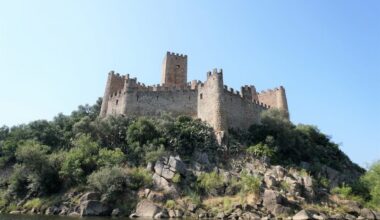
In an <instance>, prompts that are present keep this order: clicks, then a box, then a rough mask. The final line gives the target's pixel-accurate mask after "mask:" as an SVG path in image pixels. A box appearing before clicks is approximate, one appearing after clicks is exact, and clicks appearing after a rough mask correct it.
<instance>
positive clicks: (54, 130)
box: [0, 100, 380, 209]
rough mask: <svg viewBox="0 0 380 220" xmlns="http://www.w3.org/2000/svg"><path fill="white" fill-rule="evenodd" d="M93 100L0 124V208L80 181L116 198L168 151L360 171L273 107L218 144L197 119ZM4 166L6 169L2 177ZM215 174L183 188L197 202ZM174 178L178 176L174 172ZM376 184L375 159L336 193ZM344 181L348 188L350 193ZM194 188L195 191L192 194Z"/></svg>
mask: <svg viewBox="0 0 380 220" xmlns="http://www.w3.org/2000/svg"><path fill="white" fill-rule="evenodd" d="M100 106H101V100H98V102H97V103H96V104H95V105H93V106H89V105H86V106H80V107H79V108H78V110H76V111H74V112H72V113H71V115H69V116H66V115H63V114H59V115H58V116H56V117H55V118H54V119H53V120H52V121H46V120H38V121H34V122H31V123H29V124H24V125H18V126H14V127H11V128H9V127H6V126H3V127H1V128H0V169H1V170H2V171H1V172H0V175H2V176H4V178H0V179H1V180H0V197H1V198H0V209H1V208H4V207H8V208H9V207H11V206H12V205H14V204H15V203H17V202H18V201H27V200H28V201H29V203H30V201H34V200H33V198H38V197H43V198H49V196H51V195H58V194H60V193H62V192H65V191H67V190H70V189H72V188H86V187H87V188H91V189H94V190H97V191H99V192H102V193H103V194H104V195H106V200H107V201H109V202H110V203H115V204H117V203H118V202H120V201H118V196H117V195H121V193H125V192H126V191H127V192H132V191H134V190H137V189H139V188H141V187H147V186H149V185H150V184H152V180H151V176H150V175H149V174H147V173H146V170H145V169H142V168H140V167H143V166H146V165H147V164H148V163H149V162H152V161H156V160H157V159H158V158H160V157H161V156H163V155H166V154H169V153H175V154H179V155H180V156H181V158H182V159H183V160H184V161H186V160H190V159H191V158H192V156H193V154H194V153H196V152H203V153H207V154H208V155H209V158H210V160H211V161H212V162H213V163H218V162H219V160H221V159H224V158H225V157H226V156H233V155H242V154H244V155H248V156H253V157H259V158H262V159H264V160H270V161H271V163H272V164H281V165H286V166H300V165H301V164H305V162H307V163H308V164H309V167H310V171H311V172H312V173H313V175H315V176H318V175H319V174H320V173H321V170H322V167H323V166H328V167H331V168H333V169H336V170H338V171H344V170H347V169H348V170H350V172H357V173H364V170H363V169H362V168H360V167H359V166H357V165H355V164H353V163H352V162H351V161H350V160H349V158H348V157H347V156H346V155H345V154H344V153H343V152H342V151H341V150H340V149H339V147H338V145H337V144H335V143H333V142H331V141H330V139H329V137H328V136H326V135H325V134H322V133H321V132H320V131H319V130H318V129H317V128H316V127H313V126H308V125H294V124H292V123H291V122H290V121H288V120H286V118H285V117H283V115H282V114H283V113H282V112H280V111H269V112H267V113H265V114H264V115H263V119H262V123H261V124H259V125H252V127H251V128H250V129H249V130H248V131H236V130H231V131H229V133H230V143H229V144H228V147H227V148H225V147H221V146H218V145H217V143H216V141H215V138H214V134H213V130H212V128H210V127H209V126H207V125H206V124H205V123H203V122H201V121H200V120H193V119H191V118H189V117H185V116H180V117H177V118H173V117H170V116H168V115H164V116H161V117H157V118H143V117H142V118H126V117H122V116H112V117H108V118H106V119H99V118H98V117H97V116H98V114H99V110H100ZM9 170H10V171H11V175H6V171H9ZM221 178H222V177H221V176H219V175H218V174H216V173H210V174H207V175H206V174H205V175H203V176H200V177H199V178H198V180H194V181H195V183H194V184H196V185H197V186H194V187H192V188H191V187H190V188H191V189H190V188H189V190H190V191H189V192H188V193H187V194H188V195H189V197H192V198H193V199H194V200H198V196H197V194H198V193H206V194H210V193H211V194H212V191H213V190H214V189H215V188H217V187H218V186H217V185H218V184H220V182H221V181H220V179H221ZM318 178H319V180H320V182H321V184H323V183H324V181H327V180H326V178H325V177H324V176H323V175H320V176H318ZM176 179H177V180H176V181H178V182H180V181H181V179H180V177H178V178H176ZM379 183H380V163H377V164H374V165H373V166H372V167H371V168H370V170H369V171H368V172H367V173H366V174H365V175H364V176H363V177H362V178H361V179H360V180H358V181H356V182H355V183H352V184H351V185H342V186H341V188H337V189H335V192H336V193H337V194H340V195H342V196H351V197H352V196H356V197H360V198H361V200H362V201H365V202H368V204H370V205H371V206H372V207H378V206H380V194H379V193H380V185H379ZM231 184H236V185H237V186H238V187H240V188H241V190H243V191H244V192H253V193H257V189H258V187H257V185H258V180H257V179H251V178H250V177H249V176H246V177H244V178H242V182H236V181H235V182H234V181H231ZM325 184H326V185H328V183H325ZM190 185H191V184H190ZM247 186H249V187H247ZM344 187H350V189H349V190H348V191H349V192H347V190H346V191H345V190H344V189H345V188H344ZM198 188H199V189H201V190H200V191H198V190H196V192H194V189H198ZM194 193H195V194H194ZM36 201H37V200H36ZM38 204H39V205H41V201H39V200H38Z"/></svg>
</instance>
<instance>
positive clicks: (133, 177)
mask: <svg viewBox="0 0 380 220" xmlns="http://www.w3.org/2000/svg"><path fill="white" fill-rule="evenodd" d="M152 184H153V179H152V174H151V173H150V172H149V171H148V170H146V169H144V168H142V167H137V168H131V169H129V170H128V187H129V188H130V189H133V190H137V189H139V188H141V187H149V186H151V185H152Z"/></svg>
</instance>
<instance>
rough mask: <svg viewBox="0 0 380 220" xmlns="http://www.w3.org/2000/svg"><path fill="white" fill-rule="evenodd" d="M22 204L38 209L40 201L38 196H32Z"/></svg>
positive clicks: (25, 206) (28, 207) (40, 204)
mask: <svg viewBox="0 0 380 220" xmlns="http://www.w3.org/2000/svg"><path fill="white" fill-rule="evenodd" d="M23 206H24V208H26V209H32V208H36V209H39V208H41V206H42V201H41V199H39V198H34V199H31V200H28V201H27V202H26V203H25V204H24V205H23Z"/></svg>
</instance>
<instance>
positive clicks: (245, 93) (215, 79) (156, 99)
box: [100, 52, 288, 138]
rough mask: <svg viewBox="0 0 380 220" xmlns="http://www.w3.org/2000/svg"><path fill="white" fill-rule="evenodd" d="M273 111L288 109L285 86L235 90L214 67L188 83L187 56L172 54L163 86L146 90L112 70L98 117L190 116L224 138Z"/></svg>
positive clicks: (246, 87)
mask: <svg viewBox="0 0 380 220" xmlns="http://www.w3.org/2000/svg"><path fill="white" fill-rule="evenodd" d="M269 108H278V109H282V110H285V111H288V105H287V100H286V94H285V89H284V88H283V87H282V86H281V87H279V88H276V89H274V90H268V91H265V92H261V93H257V92H256V88H255V87H254V86H252V85H250V86H248V85H246V86H244V87H242V88H241V91H240V92H238V91H234V90H233V89H228V87H227V86H225V85H224V82H223V72H222V70H220V71H218V70H216V69H214V70H213V72H208V73H207V79H206V81H205V82H204V83H201V81H195V80H194V81H192V82H189V83H188V82H187V56H186V55H178V54H173V53H169V52H168V53H167V55H166V57H165V59H164V64H163V71H162V82H161V84H159V85H154V86H145V85H144V84H141V83H139V82H138V81H137V79H136V78H130V77H129V75H128V74H127V75H125V76H121V75H120V74H115V73H114V72H113V71H111V72H110V73H109V75H108V80H107V84H106V89H105V93H104V97H103V103H102V108H101V113H100V116H101V117H104V116H106V115H125V116H159V115H161V114H162V113H169V114H171V115H173V116H178V115H187V116H191V117H194V118H200V119H201V120H203V121H205V122H207V123H208V124H209V125H210V126H212V127H213V128H214V130H215V131H216V133H217V134H219V135H220V137H221V138H223V136H224V135H225V133H226V132H227V131H228V128H240V129H246V128H249V126H250V125H252V124H255V123H260V113H261V112H262V111H265V110H267V109H269ZM217 136H218V135H217Z"/></svg>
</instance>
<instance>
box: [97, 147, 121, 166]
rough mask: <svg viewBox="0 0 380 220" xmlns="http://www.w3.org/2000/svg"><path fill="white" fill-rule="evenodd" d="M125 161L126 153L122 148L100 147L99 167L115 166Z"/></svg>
mask: <svg viewBox="0 0 380 220" xmlns="http://www.w3.org/2000/svg"><path fill="white" fill-rule="evenodd" d="M124 161H125V155H124V153H123V152H122V151H121V149H120V148H115V149H114V150H109V149H100V151H99V157H98V161H97V166H98V167H104V166H107V167H113V166H117V165H120V164H122V163H123V162H124Z"/></svg>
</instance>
